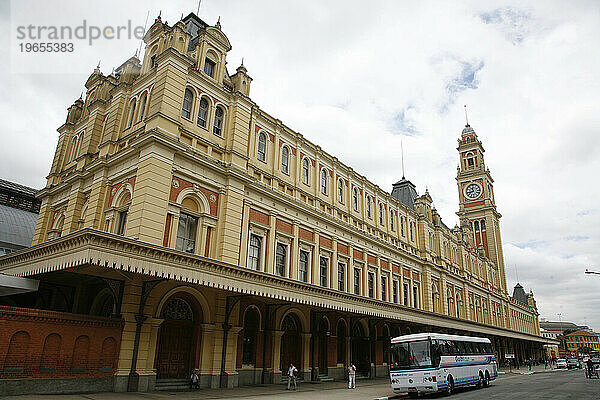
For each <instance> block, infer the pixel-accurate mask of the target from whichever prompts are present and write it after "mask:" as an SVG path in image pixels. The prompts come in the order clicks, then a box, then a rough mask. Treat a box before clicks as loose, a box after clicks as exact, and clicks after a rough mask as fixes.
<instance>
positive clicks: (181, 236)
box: [175, 213, 198, 253]
mask: <svg viewBox="0 0 600 400" xmlns="http://www.w3.org/2000/svg"><path fill="white" fill-rule="evenodd" d="M197 227H198V218H196V217H194V216H192V215H189V214H186V213H181V214H180V215H179V226H178V227H177V241H176V242H175V248H176V249H177V250H181V251H185V252H188V253H193V252H194V250H195V249H196V230H197Z"/></svg>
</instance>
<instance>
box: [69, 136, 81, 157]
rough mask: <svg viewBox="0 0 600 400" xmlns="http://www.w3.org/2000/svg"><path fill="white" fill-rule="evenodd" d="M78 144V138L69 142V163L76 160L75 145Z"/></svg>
mask: <svg viewBox="0 0 600 400" xmlns="http://www.w3.org/2000/svg"><path fill="white" fill-rule="evenodd" d="M78 143H79V136H75V137H73V141H72V142H71V154H69V162H71V161H73V160H75V159H76V158H77V144H78Z"/></svg>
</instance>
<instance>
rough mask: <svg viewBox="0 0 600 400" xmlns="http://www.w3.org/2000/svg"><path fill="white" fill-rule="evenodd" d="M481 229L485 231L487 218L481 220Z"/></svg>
mask: <svg viewBox="0 0 600 400" xmlns="http://www.w3.org/2000/svg"><path fill="white" fill-rule="evenodd" d="M481 230H482V231H485V220H483V219H482V220H481Z"/></svg>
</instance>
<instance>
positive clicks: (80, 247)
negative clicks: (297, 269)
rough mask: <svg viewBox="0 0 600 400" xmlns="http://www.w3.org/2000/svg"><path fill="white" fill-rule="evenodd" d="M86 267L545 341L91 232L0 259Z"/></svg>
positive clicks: (16, 265)
mask: <svg viewBox="0 0 600 400" xmlns="http://www.w3.org/2000/svg"><path fill="white" fill-rule="evenodd" d="M90 266H91V267H99V268H111V269H115V270H121V271H127V272H133V273H138V274H143V275H147V276H150V277H159V278H163V279H172V280H177V281H181V282H186V283H191V284H198V285H202V286H208V287H213V288H217V289H223V290H227V291H231V292H237V293H240V294H247V295H254V296H260V297H265V298H271V299H277V300H280V301H288V302H293V303H299V304H306V305H309V306H314V307H319V308H323V309H329V310H336V311H341V312H350V313H354V314H359V315H365V316H371V317H379V318H386V319H391V320H398V321H404V322H411V323H416V324H422V325H430V326H435V327H440V328H451V329H455V330H463V331H466V332H472V333H479V334H483V335H495V336H501V337H507V338H513V339H520V340H527V341H532V342H539V343H546V342H547V340H546V339H545V338H543V337H541V336H536V335H531V334H528V333H524V332H518V331H514V330H511V329H507V328H501V327H496V326H492V325H487V324H482V323H477V322H474V321H468V320H463V319H459V318H455V317H450V316H446V315H441V314H437V313H432V312H429V311H425V310H420V309H415V308H411V307H406V306H402V305H399V304H393V303H389V302H384V301H380V300H377V299H372V298H368V297H363V296H356V295H353V294H350V293H345V292H340V291H338V290H334V289H331V288H326V287H321V286H317V285H313V284H309V283H304V282H300V281H297V280H293V279H289V278H285V277H280V276H275V275H271V274H265V273H263V272H259V271H254V270H251V269H248V268H243V267H239V266H237V265H234V264H229V263H225V262H222V261H219V260H214V259H210V258H207V257H202V256H199V255H194V254H188V253H185V252H181V251H177V250H174V249H170V248H166V247H163V246H158V245H153V244H149V243H144V242H140V241H138V240H134V239H130V238H126V237H123V236H119V235H114V234H110V233H106V232H102V231H97V230H94V229H89V228H86V229H82V230H79V231H77V232H74V233H72V234H69V235H67V236H64V237H61V238H58V239H54V240H52V241H49V242H45V243H42V244H39V245H36V246H33V247H30V248H28V249H26V250H21V251H18V252H15V253H12V254H10V255H8V256H6V257H4V258H2V259H1V260H0V272H3V273H9V274H11V275H17V276H23V277H24V276H31V275H36V274H43V273H47V272H52V271H58V270H65V269H75V270H76V269H78V268H84V267H90Z"/></svg>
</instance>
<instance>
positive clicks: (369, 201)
mask: <svg viewBox="0 0 600 400" xmlns="http://www.w3.org/2000/svg"><path fill="white" fill-rule="evenodd" d="M367 218H371V196H369V195H367Z"/></svg>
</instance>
